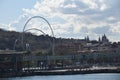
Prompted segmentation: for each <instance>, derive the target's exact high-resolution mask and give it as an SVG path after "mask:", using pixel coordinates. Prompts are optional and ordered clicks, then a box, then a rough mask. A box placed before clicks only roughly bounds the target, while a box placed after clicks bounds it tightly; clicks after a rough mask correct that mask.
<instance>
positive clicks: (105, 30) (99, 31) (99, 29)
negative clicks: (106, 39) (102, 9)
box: [92, 26, 110, 34]
mask: <svg viewBox="0 0 120 80" xmlns="http://www.w3.org/2000/svg"><path fill="white" fill-rule="evenodd" d="M109 30H110V27H108V26H104V27H96V28H94V29H92V32H93V33H96V34H104V33H105V34H108V33H109Z"/></svg>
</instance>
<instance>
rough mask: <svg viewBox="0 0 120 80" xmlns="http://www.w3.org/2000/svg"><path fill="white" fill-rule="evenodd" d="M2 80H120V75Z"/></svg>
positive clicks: (80, 75)
mask: <svg viewBox="0 0 120 80" xmlns="http://www.w3.org/2000/svg"><path fill="white" fill-rule="evenodd" d="M0 80H120V73H118V74H117V73H116V74H115V73H109V74H106V73H104V74H103V73H102V74H79V75H59V76H58V75H56V76H29V77H16V78H0Z"/></svg>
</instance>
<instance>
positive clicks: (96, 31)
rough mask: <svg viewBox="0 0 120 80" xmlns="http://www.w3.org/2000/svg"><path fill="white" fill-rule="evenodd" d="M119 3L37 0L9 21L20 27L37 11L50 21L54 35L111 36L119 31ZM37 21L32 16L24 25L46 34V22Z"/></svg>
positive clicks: (98, 0) (19, 29)
mask: <svg viewBox="0 0 120 80" xmlns="http://www.w3.org/2000/svg"><path fill="white" fill-rule="evenodd" d="M119 3H120V0H107V1H106V0H59V1H58V0H40V1H37V2H36V3H35V5H34V6H33V8H31V9H27V8H23V9H22V10H23V14H22V15H20V16H19V17H18V19H16V20H15V21H13V22H11V23H10V24H9V25H10V26H12V27H13V29H16V30H17V31H22V28H23V26H24V24H25V22H26V21H27V20H28V19H29V18H30V17H32V16H38V15H40V16H42V17H44V18H46V19H47V20H48V21H49V22H50V24H51V26H52V28H53V30H54V32H55V35H56V37H62V36H64V35H67V36H70V37H81V36H85V35H89V36H91V37H97V36H99V35H102V34H104V33H106V34H107V35H108V36H109V37H110V38H111V40H113V39H115V36H114V35H116V34H120V32H119V31H120V26H119V25H120V15H119V14H120V9H119V7H120V5H119ZM41 21H42V20H41V19H33V20H31V21H30V22H29V24H28V25H27V28H31V27H35V28H39V29H42V30H43V31H45V32H46V33H47V34H50V33H51V32H50V30H49V27H48V25H46V23H45V22H43V23H40V22H41ZM116 37H117V40H120V37H118V35H116Z"/></svg>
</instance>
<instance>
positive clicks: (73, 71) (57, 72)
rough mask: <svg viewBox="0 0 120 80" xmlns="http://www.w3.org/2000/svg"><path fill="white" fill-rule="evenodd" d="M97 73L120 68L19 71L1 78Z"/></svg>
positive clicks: (0, 76)
mask: <svg viewBox="0 0 120 80" xmlns="http://www.w3.org/2000/svg"><path fill="white" fill-rule="evenodd" d="M96 73H120V68H119V69H60V70H57V69H56V70H41V71H26V72H21V73H20V72H19V73H6V74H3V75H0V78H7V77H24V76H36V75H39V76H49V75H75V74H96Z"/></svg>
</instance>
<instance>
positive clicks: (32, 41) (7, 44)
mask: <svg viewBox="0 0 120 80" xmlns="http://www.w3.org/2000/svg"><path fill="white" fill-rule="evenodd" d="M21 39H22V33H20V32H15V31H6V30H2V29H0V50H6V49H10V50H13V49H15V50H17V51H22V50H23V47H22V43H21ZM52 39H53V37H50V36H48V35H39V36H37V35H34V34H32V33H25V34H24V39H23V40H24V41H23V42H24V49H27V50H30V51H38V52H45V53H51V48H52V47H51V46H52ZM76 41H77V42H81V41H84V40H79V39H64V38H55V37H54V44H55V47H58V46H60V47H62V46H63V45H64V46H65V45H67V46H71V45H74V43H76ZM55 49H56V48H55ZM59 50H60V49H59ZM57 52H59V51H57Z"/></svg>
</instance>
